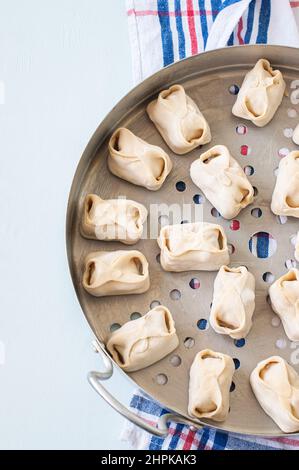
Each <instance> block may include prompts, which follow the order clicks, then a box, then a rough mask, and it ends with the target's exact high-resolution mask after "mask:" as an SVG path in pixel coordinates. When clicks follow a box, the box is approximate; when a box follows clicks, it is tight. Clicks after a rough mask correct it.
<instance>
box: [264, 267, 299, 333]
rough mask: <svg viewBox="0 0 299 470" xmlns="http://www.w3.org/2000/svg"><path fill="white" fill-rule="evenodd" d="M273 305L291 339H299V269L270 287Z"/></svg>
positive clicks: (293, 270)
mask: <svg viewBox="0 0 299 470" xmlns="http://www.w3.org/2000/svg"><path fill="white" fill-rule="evenodd" d="M269 295H270V300H271V306H272V308H273V310H274V312H275V313H276V314H277V315H278V316H279V318H280V319H281V321H282V324H283V327H284V330H285V332H286V335H287V336H288V338H289V339H290V340H291V341H299V271H298V269H290V271H289V272H288V273H286V274H284V275H283V276H281V277H280V278H279V279H277V281H275V282H274V283H273V284H272V285H271V286H270V289H269Z"/></svg>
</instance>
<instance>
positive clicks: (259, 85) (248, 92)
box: [232, 59, 286, 127]
mask: <svg viewBox="0 0 299 470" xmlns="http://www.w3.org/2000/svg"><path fill="white" fill-rule="evenodd" d="M285 87H286V84H285V81H284V79H283V76H282V74H281V72H280V71H279V70H273V69H272V67H271V65H270V63H269V62H268V60H266V59H260V60H258V61H257V63H256V64H255V66H254V67H253V69H252V70H250V71H249V72H248V73H247V74H246V76H245V78H244V81H243V83H242V86H241V88H240V91H239V93H238V96H237V100H236V102H235V104H234V106H233V110H232V111H233V114H234V115H235V116H238V117H241V118H243V119H249V120H250V121H252V122H253V124H255V125H256V126H258V127H263V126H265V125H266V124H268V122H270V121H271V119H272V118H273V116H274V114H275V113H276V110H277V108H278V106H279V105H280V103H281V101H282V98H283V94H284V91H285Z"/></svg>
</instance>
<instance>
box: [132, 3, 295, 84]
mask: <svg viewBox="0 0 299 470" xmlns="http://www.w3.org/2000/svg"><path fill="white" fill-rule="evenodd" d="M127 15H128V22H129V32H130V41H131V50H132V58H133V77H134V82H135V83H138V82H140V81H141V80H143V79H144V78H146V77H148V76H149V75H151V74H152V73H154V72H156V71H157V70H160V69H161V68H162V67H163V66H166V65H169V64H171V63H172V62H175V61H177V60H180V59H184V58H185V57H189V56H191V55H194V54H197V53H199V52H203V51H208V50H211V49H216V48H218V47H224V46H226V45H229V46H230V45H236V44H238V45H239V44H265V43H268V44H281V45H286V46H295V47H299V33H298V28H297V24H299V1H289V0H127Z"/></svg>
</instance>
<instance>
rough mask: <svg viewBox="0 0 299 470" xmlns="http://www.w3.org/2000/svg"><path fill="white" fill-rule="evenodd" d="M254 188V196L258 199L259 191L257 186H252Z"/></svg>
mask: <svg viewBox="0 0 299 470" xmlns="http://www.w3.org/2000/svg"><path fill="white" fill-rule="evenodd" d="M252 187H253V195H254V197H256V196H257V195H258V193H259V191H258V189H257V188H256V187H255V186H252Z"/></svg>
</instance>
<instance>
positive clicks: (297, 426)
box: [250, 356, 299, 433]
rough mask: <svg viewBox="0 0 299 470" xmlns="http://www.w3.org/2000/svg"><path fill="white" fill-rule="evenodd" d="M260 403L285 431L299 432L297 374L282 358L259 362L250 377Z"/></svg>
mask: <svg viewBox="0 0 299 470" xmlns="http://www.w3.org/2000/svg"><path fill="white" fill-rule="evenodd" d="M250 383H251V387H252V389H253V392H254V394H255V396H256V399H257V400H258V402H259V404H260V405H261V407H262V408H263V410H264V411H265V413H267V415H269V416H270V417H271V418H272V419H273V421H275V423H276V424H277V425H278V426H279V427H280V429H282V431H284V432H288V433H291V432H297V431H299V376H298V374H297V372H296V371H295V370H294V369H293V367H291V366H290V365H289V364H288V363H287V362H286V361H285V360H284V359H282V357H280V356H272V357H269V358H268V359H265V360H264V361H261V362H259V364H258V365H257V366H256V368H255V369H254V370H253V372H252V373H251V376H250Z"/></svg>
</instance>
